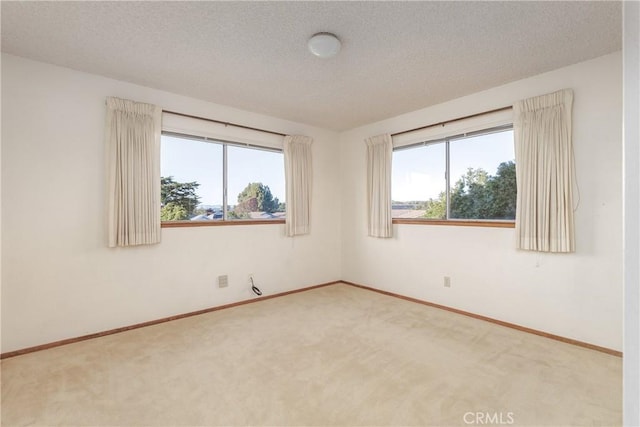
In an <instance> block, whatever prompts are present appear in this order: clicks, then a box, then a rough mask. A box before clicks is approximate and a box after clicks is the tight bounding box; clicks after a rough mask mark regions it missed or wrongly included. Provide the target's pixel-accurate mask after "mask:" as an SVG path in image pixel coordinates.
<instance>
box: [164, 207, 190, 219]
mask: <svg viewBox="0 0 640 427" xmlns="http://www.w3.org/2000/svg"><path fill="white" fill-rule="evenodd" d="M160 219H161V220H162V221H180V220H183V219H189V215H188V214H187V211H186V210H185V208H184V207H183V206H180V205H178V204H176V203H167V204H166V205H164V206H162V209H161V210H160Z"/></svg>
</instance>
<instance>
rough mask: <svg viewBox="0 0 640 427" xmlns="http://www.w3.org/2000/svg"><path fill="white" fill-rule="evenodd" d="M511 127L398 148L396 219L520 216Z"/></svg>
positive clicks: (509, 218)
mask: <svg viewBox="0 0 640 427" xmlns="http://www.w3.org/2000/svg"><path fill="white" fill-rule="evenodd" d="M514 159H515V153H514V145H513V129H512V126H511V125H509V126H500V127H496V128H492V129H486V130H483V131H479V132H473V133H469V134H462V135H455V136H451V137H447V138H443V139H438V140H433V141H427V142H422V143H419V144H412V145H408V146H404V147H398V148H396V149H394V152H393V166H392V170H393V175H392V189H391V193H392V200H393V201H392V205H391V207H392V215H393V218H398V219H400V218H404V219H407V218H410V219H418V218H420V219H440V220H507V221H512V220H514V219H515V212H516V174H515V161H514Z"/></svg>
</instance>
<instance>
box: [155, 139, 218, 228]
mask: <svg viewBox="0 0 640 427" xmlns="http://www.w3.org/2000/svg"><path fill="white" fill-rule="evenodd" d="M161 142H162V149H161V162H160V174H161V176H162V211H161V219H162V220H163V221H177V220H187V219H190V220H195V221H198V220H203V221H210V220H214V219H215V220H221V219H222V145H221V144H216V143H212V142H205V141H198V140H192V139H187V138H178V137H173V136H168V135H162V139H161Z"/></svg>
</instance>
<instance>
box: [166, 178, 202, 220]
mask: <svg viewBox="0 0 640 427" xmlns="http://www.w3.org/2000/svg"><path fill="white" fill-rule="evenodd" d="M199 186H200V184H198V183H197V182H176V181H175V180H174V179H173V177H172V176H168V177H164V176H163V177H161V178H160V200H161V202H162V211H161V215H162V212H164V214H165V215H166V216H167V217H170V216H171V217H173V220H177V219H189V218H190V217H192V216H193V213H194V211H195V210H196V207H197V206H198V204H199V203H200V197H198V195H197V194H196V191H197V189H198V187H199ZM176 216H180V218H176ZM165 221H168V219H167V220H165Z"/></svg>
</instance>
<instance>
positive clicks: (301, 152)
mask: <svg viewBox="0 0 640 427" xmlns="http://www.w3.org/2000/svg"><path fill="white" fill-rule="evenodd" d="M312 143H313V139H312V138H309V137H308V136H301V135H293V136H289V135H287V136H285V137H284V174H285V187H286V193H287V202H286V206H287V219H286V223H285V232H286V235H287V236H290V237H293V236H297V235H300V234H308V233H309V229H310V225H311V185H312V177H313V170H312V163H311V144H312Z"/></svg>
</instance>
